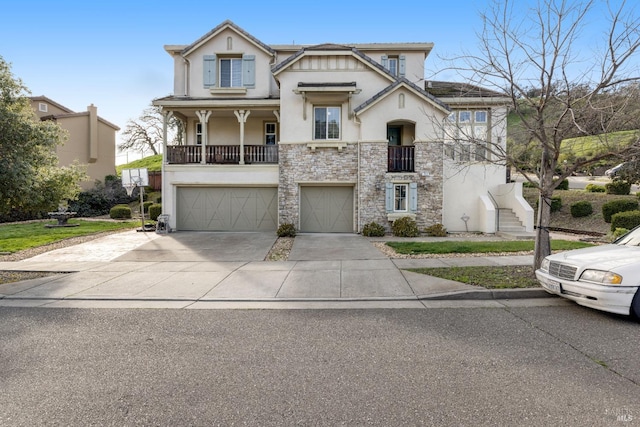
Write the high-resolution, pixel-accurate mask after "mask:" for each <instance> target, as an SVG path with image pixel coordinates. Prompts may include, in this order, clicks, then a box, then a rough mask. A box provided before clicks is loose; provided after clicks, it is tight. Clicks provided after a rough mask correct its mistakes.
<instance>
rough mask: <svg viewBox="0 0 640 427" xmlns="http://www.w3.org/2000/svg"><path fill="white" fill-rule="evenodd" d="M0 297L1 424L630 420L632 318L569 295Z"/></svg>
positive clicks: (638, 337) (633, 413)
mask: <svg viewBox="0 0 640 427" xmlns="http://www.w3.org/2000/svg"><path fill="white" fill-rule="evenodd" d="M473 303H474V302H473V301H467V302H466V304H467V307H466V308H465V307H464V305H463V304H462V303H458V304H460V305H459V306H458V307H459V308H427V309H421V310H413V309H403V310H397V309H387V310H380V309H368V310H163V309H155V310H140V309H138V310H127V309H118V310H111V309H58V310H51V309H42V308H25V307H21V308H11V307H2V308H0V346H1V347H0V366H1V367H2V368H1V369H0V390H2V393H1V394H0V425H3V426H4V425H10V426H34V425H71V426H76V425H77V426H80V425H82V426H86V425H119V426H120V425H172V426H173V425H176V426H181V425H194V426H199V425H202V426H212V425H224V426H227V425H250V426H254V425H255V426H272V425H305V426H306V425H314V426H315V425H331V426H335V425H348V426H352V425H384V426H399V425H437V426H449V425H451V426H454V425H455V426H460V425H474V426H484V425H491V426H495V425H527V426H529V425H531V426H548V425H566V426H584V425H608V426H611V425H621V426H622V425H638V423H639V422H640V421H639V420H640V399H638V396H640V355H639V354H638V342H640V324H638V323H636V322H634V321H632V320H630V319H629V318H626V317H620V316H612V315H608V314H605V313H601V312H597V311H594V310H589V309H586V308H583V307H579V306H577V305H575V304H566V303H562V304H558V305H557V306H541V307H535V306H531V305H530V304H527V305H526V306H522V307H520V306H518V302H517V301H513V302H512V303H511V305H503V306H501V307H500V308H490V307H481V308H471V307H472V306H473Z"/></svg>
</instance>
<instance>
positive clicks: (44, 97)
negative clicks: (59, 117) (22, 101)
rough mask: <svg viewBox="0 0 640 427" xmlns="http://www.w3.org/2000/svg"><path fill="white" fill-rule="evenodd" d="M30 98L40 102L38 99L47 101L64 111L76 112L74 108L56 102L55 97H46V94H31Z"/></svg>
mask: <svg viewBox="0 0 640 427" xmlns="http://www.w3.org/2000/svg"><path fill="white" fill-rule="evenodd" d="M29 99H30V100H31V101H35V102H38V101H42V102H47V103H49V104H51V105H53V106H54V107H56V108H59V109H61V110H62V111H64V112H65V113H73V112H74V111H73V110H72V109H70V108H67V107H65V106H64V105H62V104H58V103H57V102H55V101H54V100H53V99H50V98H47V97H46V96H44V95H40V96H30V97H29Z"/></svg>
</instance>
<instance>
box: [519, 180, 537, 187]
mask: <svg viewBox="0 0 640 427" xmlns="http://www.w3.org/2000/svg"><path fill="white" fill-rule="evenodd" d="M522 188H536V185H535V184H534V183H533V182H529V181H525V182H523V183H522Z"/></svg>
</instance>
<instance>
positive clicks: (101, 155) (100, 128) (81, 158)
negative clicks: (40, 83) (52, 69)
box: [30, 96, 120, 189]
mask: <svg viewBox="0 0 640 427" xmlns="http://www.w3.org/2000/svg"><path fill="white" fill-rule="evenodd" d="M30 99H31V106H32V108H33V110H34V111H35V114H36V116H37V117H38V118H39V119H40V120H54V121H55V122H56V123H58V124H59V125H60V127H62V128H63V129H65V130H67V132H68V136H69V139H68V140H67V141H66V142H65V143H64V144H63V145H59V146H58V147H57V148H56V154H57V155H58V160H59V163H60V166H68V165H70V164H72V163H73V162H74V161H77V162H78V163H80V164H83V165H86V167H87V174H88V175H89V180H87V181H85V182H82V183H81V186H82V187H83V188H84V189H89V188H91V187H93V186H94V184H95V181H96V180H100V181H104V177H105V176H107V175H115V173H116V166H115V165H116V132H117V131H119V130H120V128H119V127H118V126H116V125H114V124H113V123H110V122H108V121H107V120H105V119H103V118H102V117H100V116H98V108H97V107H95V106H94V105H93V104H91V105H90V106H88V107H87V111H83V112H79V113H76V112H75V111H72V110H70V109H69V108H67V107H65V106H63V105H60V104H58V103H57V102H55V101H53V100H51V99H49V98H47V97H46V96H36V97H31V98H30Z"/></svg>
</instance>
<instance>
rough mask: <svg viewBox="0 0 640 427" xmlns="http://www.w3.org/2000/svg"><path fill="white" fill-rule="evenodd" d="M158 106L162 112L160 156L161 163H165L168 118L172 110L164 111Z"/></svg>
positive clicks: (169, 118) (171, 114)
mask: <svg viewBox="0 0 640 427" xmlns="http://www.w3.org/2000/svg"><path fill="white" fill-rule="evenodd" d="M160 108H161V110H160V111H161V112H162V153H163V154H162V158H163V159H164V160H163V163H164V164H167V155H168V152H167V127H168V126H169V120H171V117H172V116H173V111H165V110H164V108H162V107H160Z"/></svg>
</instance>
